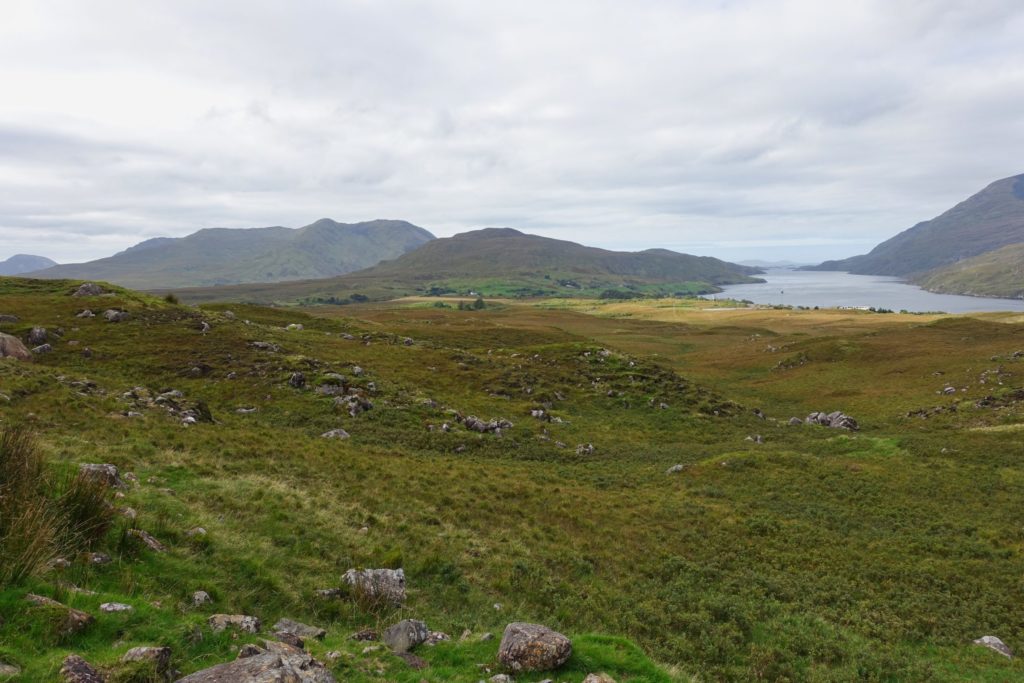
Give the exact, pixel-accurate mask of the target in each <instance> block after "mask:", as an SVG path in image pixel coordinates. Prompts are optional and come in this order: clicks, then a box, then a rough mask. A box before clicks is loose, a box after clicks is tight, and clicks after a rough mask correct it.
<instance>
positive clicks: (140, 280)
mask: <svg viewBox="0 0 1024 683" xmlns="http://www.w3.org/2000/svg"><path fill="white" fill-rule="evenodd" d="M431 239H433V235H431V234H430V233H429V232H427V231H426V230H424V229H423V228H418V227H416V226H415V225H412V224H411V223H407V222H405V221H390V220H376V221H369V222H365V223H354V224H346V223H337V222H335V221H332V220H330V219H328V218H323V219H321V220H319V221H317V222H315V223H313V224H312V225H307V226H306V227H304V228H298V229H294V230H293V229H289V228H282V227H272V228H252V229H246V230H231V229H226V228H211V229H207V230H200V231H199V232H196V233H193V234H192V235H189V236H187V237H181V238H166V237H161V238H156V239H152V240H147V241H146V242H142V243H141V244H138V245H136V246H134V247H132V248H130V249H127V250H125V251H123V252H121V253H119V254H116V255H114V256H111V257H109V258H103V259H99V260H97V261H90V262H88V263H80V264H66V265H59V266H55V267H52V268H47V269H45V270H40V271H36V272H33V273H31V275H32V277H40V278H77V279H83V280H104V281H107V282H114V283H117V284H120V285H123V286H126V287H134V288H136V289H160V288H176V287H198V286H209V285H220V284H228V283H239V282H276V281H284V280H299V279H308V278H324V277H331V276H335V275H340V274H342V273H348V272H352V271H355V270H360V269H363V268H367V267H369V266H372V265H374V264H376V263H378V262H380V261H382V260H384V259H390V258H395V257H396V256H400V255H401V254H403V253H405V252H407V251H410V250H412V249H415V248H417V247H419V246H420V245H422V244H424V243H426V242H428V241H430V240H431Z"/></svg>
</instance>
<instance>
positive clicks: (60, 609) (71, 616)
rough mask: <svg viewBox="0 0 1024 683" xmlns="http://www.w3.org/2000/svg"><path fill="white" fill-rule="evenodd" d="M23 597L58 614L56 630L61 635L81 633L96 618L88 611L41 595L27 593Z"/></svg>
mask: <svg viewBox="0 0 1024 683" xmlns="http://www.w3.org/2000/svg"><path fill="white" fill-rule="evenodd" d="M25 599H26V600H28V601H29V602H30V603H32V604H33V605H35V606H36V607H39V608H43V609H49V610H52V611H53V612H54V613H55V614H56V615H59V620H60V624H58V626H57V630H58V632H59V634H60V635H61V636H69V635H74V634H76V633H81V632H82V631H84V630H85V629H86V628H87V627H88V626H89V625H90V624H91V623H92V622H94V621H95V620H96V619H95V618H94V617H93V616H92V615H91V614H89V613H88V612H83V611H82V610H80V609H75V608H73V607H68V606H67V605H64V604H62V603H59V602H57V601H56V600H52V599H50V598H47V597H43V596H42V595H35V594H34V593H29V594H28V595H26V596H25Z"/></svg>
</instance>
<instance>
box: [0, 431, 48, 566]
mask: <svg viewBox="0 0 1024 683" xmlns="http://www.w3.org/2000/svg"><path fill="white" fill-rule="evenodd" d="M43 473H44V463H43V459H42V456H41V455H40V454H39V451H38V450H37V449H36V448H35V444H34V443H33V441H32V439H31V437H30V435H29V434H28V433H27V432H25V431H24V430H22V429H19V428H8V429H5V430H4V431H3V433H0V586H6V585H8V584H11V583H16V582H18V581H21V580H23V579H25V578H28V577H30V576H32V575H34V574H36V573H37V572H38V571H39V570H41V569H42V568H43V567H44V566H45V565H46V563H47V562H48V561H50V560H51V559H53V557H54V554H55V543H54V541H55V539H56V537H57V535H58V532H59V528H60V524H59V517H58V515H57V514H55V512H54V510H53V509H52V506H51V505H50V501H49V500H48V499H47V498H46V496H45V495H44V493H43V489H44V487H43V476H44V474H43Z"/></svg>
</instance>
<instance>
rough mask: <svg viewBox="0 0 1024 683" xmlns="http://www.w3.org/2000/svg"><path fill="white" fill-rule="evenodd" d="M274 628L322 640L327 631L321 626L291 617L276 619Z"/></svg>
mask: <svg viewBox="0 0 1024 683" xmlns="http://www.w3.org/2000/svg"><path fill="white" fill-rule="evenodd" d="M274 630H275V631H284V632H285V633H294V634H295V635H297V636H299V637H300V638H315V639H316V640H323V639H324V636H326V635H327V631H325V630H324V629H322V628H319V627H317V626H310V625H309V624H303V623H301V622H298V621H293V620H292V619H278V620H277V623H276V624H274Z"/></svg>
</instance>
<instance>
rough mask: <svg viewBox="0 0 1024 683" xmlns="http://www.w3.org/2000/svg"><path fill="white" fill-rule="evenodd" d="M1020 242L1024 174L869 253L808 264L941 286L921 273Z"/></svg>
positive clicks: (1023, 219) (995, 185) (1023, 235)
mask: <svg viewBox="0 0 1024 683" xmlns="http://www.w3.org/2000/svg"><path fill="white" fill-rule="evenodd" d="M1020 243H1024V175H1017V176H1013V177H1010V178H1004V179H1002V180H999V181H996V182H994V183H992V184H991V185H989V186H988V187H986V188H985V189H983V190H982V191H981V192H978V193H977V194H975V195H973V196H971V197H970V198H968V199H967V200H965V201H963V202H961V203H959V204H957V205H956V206H954V207H953V208H952V209H950V210H949V211H946V212H945V213H943V214H942V215H940V216H938V217H936V218H933V219H932V220H929V221H924V222H923V223H918V224H917V225H915V226H914V227H912V228H910V229H908V230H905V231H903V232H901V233H900V234H898V235H896V236H895V237H893V238H892V239H889V240H886V241H885V242H882V243H881V244H879V245H878V246H877V247H875V248H874V249H872V250H871V251H870V252H869V253H867V254H864V255H862V256H854V257H851V258H848V259H843V260H840V261H826V262H824V263H822V264H820V265H818V266H813V267H808V268H807V269H808V270H841V271H847V272H850V273H856V274H862V275H895V276H903V277H908V278H910V279H913V280H915V281H916V280H917V279H918V278H921V281H922V282H930V283H932V284H933V286H939V285H938V282H939V280H938V279H936V278H935V277H929V278H925V277H922V274H923V273H926V272H927V271H931V270H934V269H937V268H944V267H946V266H951V265H953V264H955V263H957V262H959V261H962V260H965V259H969V258H972V257H974V256H977V255H979V254H984V253H986V252H990V251H993V250H996V249H999V248H1001V247H1005V246H1007V245H1011V244H1020ZM937 277H940V278H941V277H942V276H937ZM944 291H954V290H952V289H947V290H944ZM956 293H962V292H956Z"/></svg>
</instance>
